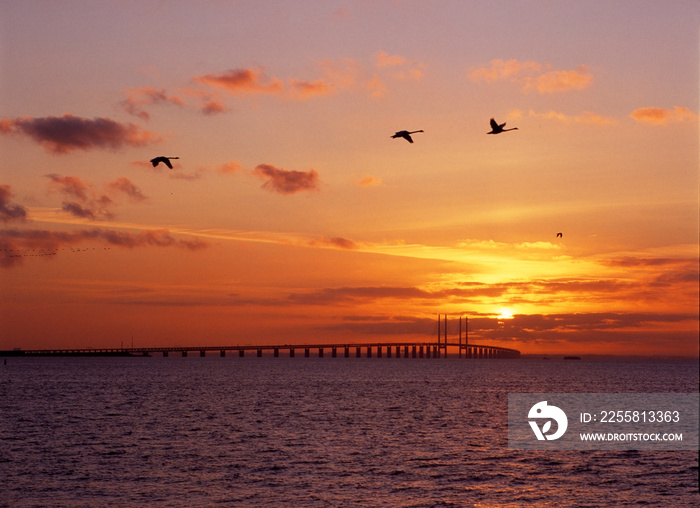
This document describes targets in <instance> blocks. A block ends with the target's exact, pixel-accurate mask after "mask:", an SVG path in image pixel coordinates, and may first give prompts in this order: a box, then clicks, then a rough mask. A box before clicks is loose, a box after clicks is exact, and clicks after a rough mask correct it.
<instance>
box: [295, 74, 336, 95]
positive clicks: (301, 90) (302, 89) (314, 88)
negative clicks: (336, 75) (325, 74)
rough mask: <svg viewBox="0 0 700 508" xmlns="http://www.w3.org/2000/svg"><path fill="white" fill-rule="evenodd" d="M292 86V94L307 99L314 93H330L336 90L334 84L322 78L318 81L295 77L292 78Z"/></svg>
mask: <svg viewBox="0 0 700 508" xmlns="http://www.w3.org/2000/svg"><path fill="white" fill-rule="evenodd" d="M290 87H291V89H292V90H291V92H290V95H291V96H292V97H295V98H298V99H306V98H308V97H311V96H313V95H329V94H331V93H333V91H334V87H333V85H332V84H330V83H328V82H326V81H324V80H322V79H318V80H316V81H299V80H296V79H294V80H291V82H290Z"/></svg>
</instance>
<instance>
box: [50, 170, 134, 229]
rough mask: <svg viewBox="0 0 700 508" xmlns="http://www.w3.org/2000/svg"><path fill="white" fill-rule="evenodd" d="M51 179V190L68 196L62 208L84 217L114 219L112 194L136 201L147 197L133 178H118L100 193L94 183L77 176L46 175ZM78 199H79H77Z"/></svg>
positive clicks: (76, 215)
mask: <svg viewBox="0 0 700 508" xmlns="http://www.w3.org/2000/svg"><path fill="white" fill-rule="evenodd" d="M46 177H47V178H49V179H50V180H51V183H50V184H49V189H50V190H55V191H57V192H60V193H61V194H63V195H64V196H66V197H67V198H71V200H67V201H64V202H63V206H62V210H63V211H65V212H68V213H70V214H71V215H74V216H75V217H80V218H83V219H112V218H114V216H115V215H114V213H112V212H111V211H110V210H109V209H108V208H107V207H111V206H113V205H114V204H115V201H114V199H113V198H112V197H110V196H109V195H108V194H109V193H111V194H112V196H115V195H118V194H124V195H126V196H127V197H128V198H129V199H130V200H132V201H134V202H141V201H145V200H146V199H147V198H146V196H145V195H144V194H143V192H141V189H139V188H138V187H137V186H136V185H135V184H134V183H133V182H132V181H131V180H129V179H128V178H125V177H121V178H117V179H116V180H114V181H113V182H110V183H109V184H107V186H106V190H107V193H100V192H98V190H97V189H96V187H95V186H94V185H93V184H92V183H87V182H84V181H83V180H81V179H80V178H78V177H77V176H61V175H57V174H55V173H52V174H49V175H46ZM76 199H77V201H76Z"/></svg>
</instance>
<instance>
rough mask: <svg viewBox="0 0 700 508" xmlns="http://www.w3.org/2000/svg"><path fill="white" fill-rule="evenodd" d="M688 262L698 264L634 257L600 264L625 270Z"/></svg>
mask: <svg viewBox="0 0 700 508" xmlns="http://www.w3.org/2000/svg"><path fill="white" fill-rule="evenodd" d="M688 261H693V262H695V263H697V259H694V260H688V259H684V258H640V257H633V256H624V257H619V258H612V259H605V260H602V261H601V262H600V263H601V264H603V265H605V266H620V267H623V268H631V267H637V266H666V265H677V264H679V263H687V262H688Z"/></svg>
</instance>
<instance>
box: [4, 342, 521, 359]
mask: <svg viewBox="0 0 700 508" xmlns="http://www.w3.org/2000/svg"><path fill="white" fill-rule="evenodd" d="M448 347H452V348H454V347H456V348H459V350H458V351H459V352H458V357H459V358H474V359H488V358H520V351H518V350H515V349H508V348H503V347H498V346H487V345H479V344H470V345H465V344H461V345H460V344H458V343H447V344H445V343H441V344H436V343H435V342H375V343H351V344H280V345H255V346H166V347H132V348H75V349H20V350H17V349H15V350H9V351H8V350H5V351H0V356H22V357H24V356H152V355H154V354H160V355H162V356H164V357H167V356H169V355H170V354H179V355H181V356H188V354H190V353H198V354H199V356H206V354H207V353H208V352H209V353H210V352H218V354H219V356H221V357H225V356H226V355H227V354H228V353H233V355H234V356H238V357H241V358H242V357H245V356H246V353H252V354H254V355H255V356H258V357H261V356H263V355H264V353H266V354H265V356H270V355H271V356H273V357H279V356H280V352H283V353H286V355H287V356H289V357H290V358H294V357H296V356H297V352H299V355H300V356H301V355H303V356H304V357H306V358H308V357H310V356H318V357H319V358H323V357H325V356H326V355H327V353H329V355H330V357H331V358H336V357H339V356H340V357H344V358H350V357H354V358H362V357H365V358H373V357H376V358H444V357H447V348H448Z"/></svg>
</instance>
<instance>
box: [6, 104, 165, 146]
mask: <svg viewBox="0 0 700 508" xmlns="http://www.w3.org/2000/svg"><path fill="white" fill-rule="evenodd" d="M0 133H2V134H21V135H25V136H28V137H29V138H31V139H33V140H34V141H36V142H37V143H39V144H40V145H42V146H43V147H44V149H46V151H48V152H50V153H54V154H65V153H69V152H72V151H74V150H91V149H94V148H99V149H103V148H109V149H113V150H116V149H118V148H121V147H123V146H144V145H148V144H152V143H156V142H158V141H160V140H161V139H162V138H161V137H160V136H158V135H156V134H154V133H152V132H149V131H145V130H141V129H139V128H138V127H137V126H136V125H134V124H131V123H128V124H121V123H119V122H115V121H114V120H110V119H109V118H93V119H92V120H91V119H88V118H81V117H77V116H73V115H71V114H65V115H63V116H61V117H56V116H48V117H42V118H32V117H22V118H15V119H9V118H4V119H2V120H0Z"/></svg>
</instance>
